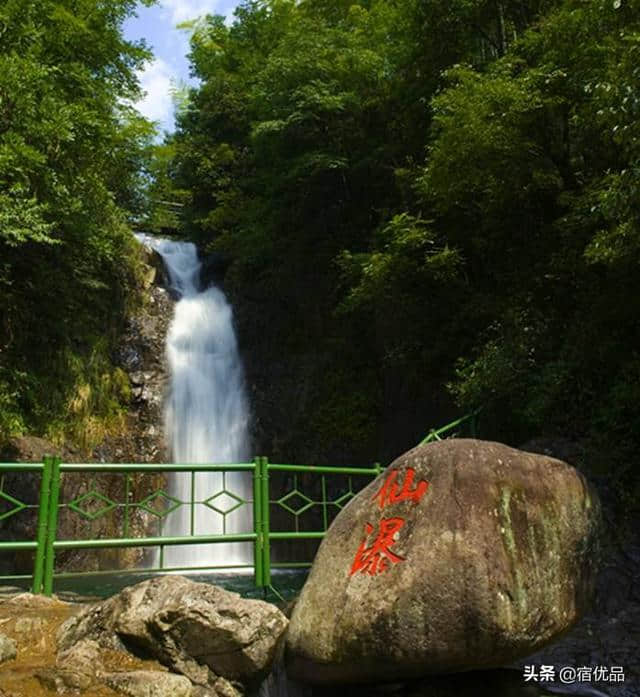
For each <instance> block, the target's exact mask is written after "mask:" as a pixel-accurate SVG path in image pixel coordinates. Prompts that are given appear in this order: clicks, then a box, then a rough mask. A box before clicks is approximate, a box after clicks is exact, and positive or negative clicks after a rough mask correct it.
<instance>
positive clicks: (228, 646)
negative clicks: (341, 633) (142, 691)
mask: <svg viewBox="0 0 640 697" xmlns="http://www.w3.org/2000/svg"><path fill="white" fill-rule="evenodd" d="M287 624H288V621H287V619H286V617H285V616H284V615H283V614H282V613H281V612H280V610H278V609H277V608H276V607H275V606H274V605H271V604H269V603H266V602H263V601H261V600H247V599H244V598H242V597H241V596H240V595H238V594H237V593H231V592H229V591H226V590H223V589H222V588H218V587H216V586H211V585H208V584H205V583H195V582H193V581H190V580H189V579H186V578H183V577H180V576H162V577H158V578H154V579H151V580H149V581H144V582H142V583H139V584H137V585H135V586H131V587H129V588H125V589H124V590H123V591H122V592H120V593H118V594H117V595H115V596H113V597H112V598H109V599H108V600H105V601H103V602H100V603H97V604H95V605H93V606H91V607H88V608H86V609H85V610H83V611H81V612H80V613H78V614H77V615H75V616H73V617H71V618H70V619H68V620H67V621H66V622H65V623H64V624H63V625H62V626H61V627H60V630H59V632H58V636H57V640H58V648H59V650H61V651H64V650H66V649H69V648H70V647H71V646H73V645H74V644H76V643H77V642H79V641H81V640H83V639H92V640H94V641H96V642H97V643H98V644H99V645H100V646H102V647H105V648H112V649H117V650H126V649H127V648H135V649H136V650H137V651H142V652H143V653H144V654H146V655H148V656H150V657H153V658H156V659H157V660H158V661H160V662H161V663H163V664H164V665H166V666H168V667H169V668H170V669H171V670H173V671H174V672H176V673H181V674H182V675H186V676H187V677H188V678H189V679H190V680H191V681H192V682H193V683H195V684H197V685H209V686H215V685H216V681H217V679H218V677H220V676H221V677H223V678H226V679H227V680H229V681H230V682H231V683H241V684H242V685H243V686H249V687H251V686H254V685H257V684H258V683H259V682H260V680H262V679H263V678H264V677H265V676H266V675H267V674H268V673H269V670H270V668H271V665H272V663H273V660H274V658H275V657H276V654H277V652H278V649H279V647H280V645H281V642H282V640H283V635H284V632H285V629H286V628H287Z"/></svg>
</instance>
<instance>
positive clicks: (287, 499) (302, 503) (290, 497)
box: [276, 489, 314, 515]
mask: <svg viewBox="0 0 640 697" xmlns="http://www.w3.org/2000/svg"><path fill="white" fill-rule="evenodd" d="M296 496H297V497H298V498H297V499H296V500H294V498H295V497H296ZM276 503H277V504H278V505H279V506H282V508H284V509H285V510H286V511H289V513H293V515H300V514H301V513H304V512H305V511H306V510H307V509H308V508H310V507H311V506H313V505H314V502H313V501H312V500H311V499H310V498H309V497H308V496H305V495H304V494H303V493H302V492H301V491H298V490H297V489H294V490H293V491H290V492H289V493H288V494H285V495H284V496H283V497H282V498H281V499H278V500H277V501H276ZM289 504H291V505H289ZM296 504H299V505H297V507H296V508H293V506H296Z"/></svg>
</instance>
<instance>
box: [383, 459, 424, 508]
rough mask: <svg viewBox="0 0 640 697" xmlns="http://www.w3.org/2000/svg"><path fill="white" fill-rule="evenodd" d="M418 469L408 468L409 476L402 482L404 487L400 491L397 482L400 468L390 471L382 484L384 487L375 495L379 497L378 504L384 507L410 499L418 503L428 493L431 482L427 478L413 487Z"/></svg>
mask: <svg viewBox="0 0 640 697" xmlns="http://www.w3.org/2000/svg"><path fill="white" fill-rule="evenodd" d="M415 474H416V471H415V470H414V469H413V468H412V467H408V468H407V476H406V477H405V478H404V483H403V484H402V489H400V491H398V489H399V487H398V484H397V483H396V479H397V478H398V470H393V472H389V476H388V477H387V479H386V480H385V483H384V484H383V485H382V488H381V489H380V491H378V493H377V494H376V495H375V496H374V497H373V500H374V501H375V500H376V499H378V506H380V508H381V509H382V508H384V507H385V506H386V505H387V504H391V503H397V502H398V501H406V500H407V499H409V500H410V501H413V502H414V503H418V501H420V499H421V498H422V497H423V496H424V495H425V494H426V493H427V489H428V488H429V482H428V481H426V479H422V480H421V481H419V482H418V483H417V484H416V486H415V487H414V488H413V489H412V488H411V485H412V484H413V478H414V477H415Z"/></svg>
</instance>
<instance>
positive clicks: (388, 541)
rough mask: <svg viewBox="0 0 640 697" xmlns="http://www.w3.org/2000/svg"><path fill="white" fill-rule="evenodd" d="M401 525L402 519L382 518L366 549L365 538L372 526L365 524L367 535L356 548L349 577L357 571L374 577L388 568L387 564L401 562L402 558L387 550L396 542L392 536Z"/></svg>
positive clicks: (371, 530) (402, 523)
mask: <svg viewBox="0 0 640 697" xmlns="http://www.w3.org/2000/svg"><path fill="white" fill-rule="evenodd" d="M403 525H404V519H403V518H383V519H382V520H381V521H380V530H379V532H378V536H377V537H376V539H375V540H374V542H373V544H372V545H371V547H367V537H368V536H369V535H370V534H371V533H372V532H373V525H371V524H370V523H367V524H366V526H365V530H366V533H367V535H366V537H365V538H364V540H362V542H361V543H360V546H359V547H358V551H357V552H356V558H355V559H354V561H353V566H352V567H351V572H350V573H349V576H353V574H355V573H357V572H358V571H360V572H362V573H363V574H370V575H371V576H375V575H376V574H381V573H382V572H383V571H386V570H387V569H388V568H389V562H391V563H392V564H397V563H398V562H399V561H403V560H404V558H403V557H400V556H398V555H397V554H396V553H395V552H392V551H391V550H390V549H389V547H391V545H393V544H394V543H395V542H396V540H395V539H394V535H395V534H396V533H397V532H398V530H400V528H401V527H402V526H403Z"/></svg>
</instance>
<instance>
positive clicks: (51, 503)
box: [0, 412, 477, 595]
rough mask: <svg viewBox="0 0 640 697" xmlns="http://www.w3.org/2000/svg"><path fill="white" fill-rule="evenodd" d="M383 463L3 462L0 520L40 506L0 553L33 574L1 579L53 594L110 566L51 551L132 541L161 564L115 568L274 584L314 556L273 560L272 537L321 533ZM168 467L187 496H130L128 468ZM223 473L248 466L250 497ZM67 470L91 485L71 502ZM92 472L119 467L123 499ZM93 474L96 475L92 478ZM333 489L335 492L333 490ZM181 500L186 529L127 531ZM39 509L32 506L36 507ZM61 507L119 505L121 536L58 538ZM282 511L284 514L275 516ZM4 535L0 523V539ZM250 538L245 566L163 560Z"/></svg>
mask: <svg viewBox="0 0 640 697" xmlns="http://www.w3.org/2000/svg"><path fill="white" fill-rule="evenodd" d="M476 418H477V412H474V413H473V414H470V415H468V416H466V417H463V418H462V419H458V420H456V421H454V422H452V423H451V424H448V425H447V426H444V427H442V428H440V429H437V430H432V431H430V432H429V434H428V435H427V437H426V438H425V439H424V440H423V441H422V443H425V442H430V441H435V440H441V439H442V438H443V437H445V436H446V435H459V433H460V429H461V428H463V427H470V432H471V435H475V433H476ZM381 471H382V468H381V466H380V465H379V464H377V463H376V464H375V465H373V466H372V467H368V468H360V467H333V466H312V465H292V464H276V463H270V462H269V460H268V459H267V458H266V457H263V456H260V457H256V458H255V459H254V461H253V462H251V463H229V464H98V463H86V464H75V463H74V464H67V463H62V462H61V460H60V458H58V457H54V456H46V457H44V458H43V462H42V463H35V464H25V463H0V525H2V521H3V520H5V519H7V518H10V517H11V516H13V515H16V514H18V513H20V512H21V511H25V510H26V511H29V509H31V514H32V515H33V514H35V513H37V526H36V535H35V538H36V539H35V540H23V541H1V539H0V554H2V553H6V552H18V551H26V552H33V553H34V560H33V573H32V574H30V575H28V576H24V575H16V574H13V575H6V576H0V581H4V580H16V581H17V580H25V579H29V580H30V581H31V589H32V592H33V593H42V594H45V595H51V594H52V593H53V589H54V581H55V579H63V578H70V577H78V576H84V577H91V576H99V575H102V574H112V573H113V571H91V572H66V573H60V572H58V573H56V572H55V560H56V553H57V552H61V551H63V550H82V549H108V548H120V549H125V548H130V547H155V548H158V549H159V554H158V560H159V563H158V564H157V565H155V566H154V567H153V568H144V569H127V570H118V573H122V572H123V571H127V572H132V573H153V572H161V571H162V572H166V571H203V570H206V571H211V570H216V571H220V570H225V571H229V570H233V569H251V568H252V569H253V575H254V583H255V586H256V588H259V589H272V590H273V591H274V592H276V593H277V591H276V590H275V589H274V588H273V585H272V577H271V572H272V569H275V568H283V567H285V568H300V567H308V566H310V565H311V561H304V562H300V561H296V562H275V563H273V562H272V560H271V545H272V543H273V542H275V541H285V540H288V541H300V540H314V539H316V540H317V539H321V538H322V537H323V536H324V535H325V533H326V531H327V529H328V528H329V525H330V523H331V520H332V519H333V517H334V516H335V515H336V514H337V513H338V512H339V510H340V509H342V507H343V506H344V505H346V504H347V503H348V502H349V500H350V499H351V498H353V496H355V494H356V493H357V492H358V491H359V490H360V488H362V486H363V485H365V484H367V483H368V481H370V480H371V478H373V477H376V476H378V475H379V474H380V472H381ZM9 472H25V473H30V474H31V475H33V474H35V475H38V474H39V475H40V483H39V484H40V491H39V497H38V503H37V504H35V503H25V502H23V501H21V500H19V499H18V498H16V497H15V496H12V495H11V494H10V493H9V492H7V491H5V475H6V474H7V473H9ZM169 472H182V473H189V474H190V475H191V487H190V488H191V496H190V499H189V500H187V501H182V500H179V499H177V498H175V497H174V496H171V495H170V494H168V493H167V492H165V491H164V490H163V489H156V490H154V491H153V492H152V493H151V494H149V495H147V496H145V497H144V498H142V499H141V500H140V501H131V497H132V480H131V477H132V475H133V474H138V475H140V474H145V473H146V474H154V475H158V474H160V475H161V474H163V473H169ZM204 472H219V473H221V475H222V489H220V490H219V491H218V492H212V493H211V495H209V496H208V498H206V499H204V500H197V499H196V493H195V492H196V487H195V477H196V475H197V474H198V473H204ZM228 472H247V473H251V475H252V483H253V486H252V489H251V499H243V498H242V497H241V496H239V495H238V494H236V493H234V492H232V491H230V490H228V489H227V485H226V474H227V473H228ZM65 473H68V474H73V473H76V474H78V473H82V474H84V475H86V476H87V478H88V485H87V486H88V490H87V491H86V492H85V493H84V494H82V495H80V496H77V497H76V498H75V499H74V500H72V501H67V502H64V501H61V500H60V497H61V489H62V481H63V476H64V474H65ZM96 474H100V475H104V474H120V475H122V476H124V496H123V500H122V501H114V500H112V499H110V498H109V497H108V496H106V495H104V494H103V493H102V492H100V491H99V490H98V488H96V487H97V486H98V485H96V484H95V482H94V478H95V475H96ZM275 475H280V476H283V477H286V478H287V479H286V481H287V487H286V488H285V493H284V494H283V495H279V494H281V493H282V487H280V491H277V492H276V489H277V487H274V486H273V484H272V478H273V476H275ZM338 476H340V477H342V478H343V479H344V478H346V480H347V484H346V485H344V484H340V485H337V484H336V481H335V480H334V482H333V484H332V485H330V486H329V485H328V481H327V478H335V477H338ZM92 477H93V478H92ZM316 478H319V480H320V481H319V486H317V485H316V486H315V488H314V490H315V491H316V492H317V491H318V490H319V492H320V495H319V496H315V497H313V498H312V497H310V496H308V495H307V494H306V493H305V492H304V491H303V489H304V488H305V486H308V484H309V481H310V480H313V481H315V482H316V484H317V479H316ZM300 479H303V480H305V482H306V484H305V485H301V484H300ZM330 489H333V491H334V494H333V496H334V498H332V495H331V494H330V491H329V490H330ZM336 491H338V492H339V493H335V492H336ZM223 494H224V495H226V496H228V497H229V498H230V499H231V500H232V501H233V505H232V506H231V507H230V508H228V509H227V510H224V509H223V508H222V507H221V504H217V503H216V501H215V500H216V499H217V498H218V497H219V496H221V495H223ZM158 501H160V502H161V503H164V504H165V508H164V509H162V508H161V509H158V508H157V507H156V506H155V505H154V504H155V503H157V502H158ZM92 503H93V504H94V507H95V506H96V505H97V506H98V510H97V511H94V510H90V509H91V504H92ZM180 506H189V508H190V529H189V534H184V535H180V536H175V535H173V536H167V535H162V534H160V535H154V536H146V537H131V536H130V529H131V515H132V513H133V512H134V511H135V510H136V509H138V510H142V511H144V512H146V513H147V514H150V515H154V516H157V518H158V521H159V525H160V526H161V525H162V523H163V521H164V519H165V518H166V516H167V515H168V514H169V513H171V512H172V511H174V510H176V509H177V508H178V507H180ZM197 506H206V507H207V510H208V512H211V513H215V514H217V515H218V516H221V517H222V534H219V533H218V534H196V529H195V510H196V507H197ZM242 506H247V507H250V510H251V519H252V530H251V531H247V532H243V533H228V532H227V530H226V518H227V515H229V514H230V513H231V512H232V511H235V510H236V509H238V508H240V507H242ZM35 509H37V511H36V510H35ZM272 510H277V511H278V512H279V513H280V514H282V513H283V511H284V515H287V516H289V517H290V518H292V519H293V525H292V526H291V527H292V528H293V529H291V530H273V529H272V526H271V520H270V517H271V513H270V512H271V511H272ZM310 510H313V511H314V513H313V515H314V521H319V522H318V526H317V528H315V529H304V530H302V529H301V525H300V521H301V519H302V517H303V515H304V514H305V513H306V512H307V511H310ZM62 511H66V515H78V516H80V517H82V518H84V519H86V520H88V521H94V520H97V519H98V518H101V517H103V516H105V515H109V514H111V513H113V512H115V511H118V512H119V516H120V518H121V522H122V525H121V529H122V536H120V537H113V538H104V537H103V538H92V539H59V537H58V523H59V520H60V515H61V512H62ZM280 517H281V516H280ZM2 536H3V529H2V528H0V538H1V537H2ZM240 542H244V543H248V542H251V543H252V544H253V563H252V564H246V565H237V564H236V565H227V566H216V567H184V566H183V567H175V566H173V567H167V566H165V564H164V550H165V547H167V546H173V545H185V544H188V545H195V544H219V543H240Z"/></svg>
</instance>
